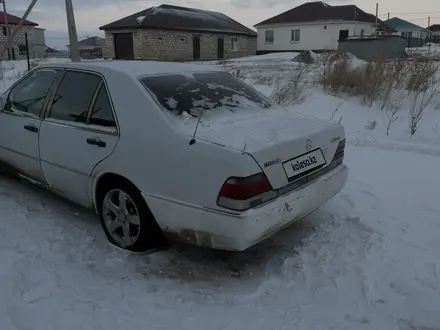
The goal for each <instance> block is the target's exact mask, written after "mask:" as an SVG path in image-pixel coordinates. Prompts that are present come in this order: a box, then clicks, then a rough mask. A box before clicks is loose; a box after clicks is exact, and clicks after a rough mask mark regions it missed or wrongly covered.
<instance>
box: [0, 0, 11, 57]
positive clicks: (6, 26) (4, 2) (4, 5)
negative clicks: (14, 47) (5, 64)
mask: <svg viewBox="0 0 440 330" xmlns="http://www.w3.org/2000/svg"><path fill="white" fill-rule="evenodd" d="M0 2H1V3H3V15H4V21H5V28H6V38H8V35H9V24H8V13H7V12H6V0H0ZM7 51H8V60H10V59H11V53H10V52H9V48H7Z"/></svg>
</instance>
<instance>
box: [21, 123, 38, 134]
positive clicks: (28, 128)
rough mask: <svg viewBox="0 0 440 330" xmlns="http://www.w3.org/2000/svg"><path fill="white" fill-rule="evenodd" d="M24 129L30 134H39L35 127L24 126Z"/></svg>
mask: <svg viewBox="0 0 440 330" xmlns="http://www.w3.org/2000/svg"><path fill="white" fill-rule="evenodd" d="M24 129H25V130H27V131H29V132H34V133H37V132H38V128H37V127H35V126H34V125H24Z"/></svg>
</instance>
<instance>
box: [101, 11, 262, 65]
mask: <svg viewBox="0 0 440 330" xmlns="http://www.w3.org/2000/svg"><path fill="white" fill-rule="evenodd" d="M99 29H100V30H104V31H105V36H106V48H105V51H104V54H105V57H108V58H118V59H154V60H156V59H159V60H172V61H173V60H174V61H186V60H193V59H194V60H199V59H200V60H212V59H225V58H234V57H243V56H247V55H255V53H256V48H257V34H256V33H255V31H253V30H251V29H249V28H247V27H246V26H244V25H242V24H240V23H239V22H237V21H235V20H233V19H232V18H230V17H228V16H226V15H224V14H222V13H219V12H214V11H207V10H201V9H194V8H185V7H177V6H171V5H160V6H158V7H151V8H148V9H146V10H143V11H141V12H138V13H136V14H133V15H130V16H127V17H125V18H122V19H120V20H118V21H116V22H113V23H110V24H107V25H104V26H101V27H100V28H99Z"/></svg>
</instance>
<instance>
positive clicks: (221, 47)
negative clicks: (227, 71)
mask: <svg viewBox="0 0 440 330" xmlns="http://www.w3.org/2000/svg"><path fill="white" fill-rule="evenodd" d="M224 57H225V40H224V39H223V38H218V39H217V59H219V60H222V59H223V58H224Z"/></svg>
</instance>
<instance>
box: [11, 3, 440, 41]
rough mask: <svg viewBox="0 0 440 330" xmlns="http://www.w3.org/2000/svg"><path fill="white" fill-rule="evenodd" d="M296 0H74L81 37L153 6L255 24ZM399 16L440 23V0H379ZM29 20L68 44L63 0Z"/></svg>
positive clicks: (38, 9)
mask: <svg viewBox="0 0 440 330" xmlns="http://www.w3.org/2000/svg"><path fill="white" fill-rule="evenodd" d="M164 1H165V0H164ZM30 2H31V0H6V4H7V10H8V12H10V13H11V14H14V15H17V16H22V15H23V14H24V12H25V11H26V9H27V6H28V5H29V3H30ZM304 2H305V1H295V0H169V1H165V2H158V1H154V0H73V6H74V10H75V20H76V27H77V30H78V38H79V39H83V38H84V37H87V36H95V35H101V36H102V35H103V33H102V31H99V27H100V26H102V25H104V24H107V23H110V22H112V21H115V20H117V19H120V18H122V17H124V16H127V15H130V14H133V13H136V12H138V11H141V10H143V9H146V8H148V7H151V6H158V5H160V4H163V3H166V4H172V5H180V6H186V7H196V8H201V9H209V10H215V11H221V12H223V13H224V14H226V15H228V16H230V17H232V18H234V19H236V20H238V21H239V22H241V23H242V24H244V25H247V26H249V27H252V26H253V25H255V24H257V23H258V22H260V21H263V20H265V19H266V18H269V17H271V16H274V15H276V14H279V13H281V12H283V11H285V10H288V9H291V8H293V7H296V6H298V5H300V4H301V3H304ZM325 2H327V3H329V4H332V5H338V4H355V5H357V6H358V7H360V8H361V9H363V10H365V11H367V12H370V13H372V14H374V13H375V10H376V1H374V0H328V1H325ZM388 12H389V13H390V15H391V17H393V16H399V17H401V18H403V19H406V20H409V21H411V22H413V23H415V24H418V25H421V26H423V27H426V26H427V25H428V16H431V23H432V24H434V23H440V0H417V1H403V0H381V1H379V18H381V19H386V18H387V13H388ZM29 19H30V20H32V21H34V22H36V23H38V24H39V26H40V27H41V28H44V29H46V43H47V45H49V46H57V47H58V48H60V49H61V48H64V46H65V45H67V44H68V43H69V42H68V38H67V25H66V14H65V8H64V1H62V0H38V2H37V4H36V5H35V7H34V9H33V11H32V13H31V15H30V16H29Z"/></svg>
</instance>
